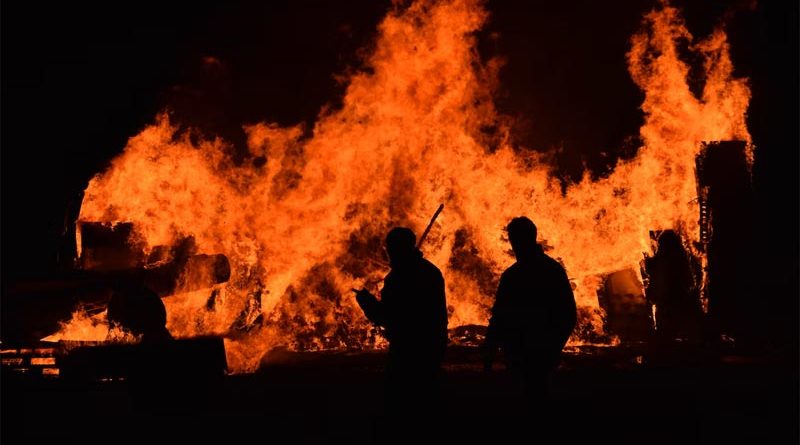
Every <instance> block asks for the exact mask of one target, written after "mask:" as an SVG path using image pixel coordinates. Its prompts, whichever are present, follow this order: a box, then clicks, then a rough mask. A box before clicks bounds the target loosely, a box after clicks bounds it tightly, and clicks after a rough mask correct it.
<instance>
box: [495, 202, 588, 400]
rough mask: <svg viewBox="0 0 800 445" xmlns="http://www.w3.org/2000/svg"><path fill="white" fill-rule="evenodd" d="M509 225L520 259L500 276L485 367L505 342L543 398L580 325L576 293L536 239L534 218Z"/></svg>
mask: <svg viewBox="0 0 800 445" xmlns="http://www.w3.org/2000/svg"><path fill="white" fill-rule="evenodd" d="M506 230H507V232H508V239H509V241H510V242H511V248H512V249H513V251H514V255H515V256H516V259H517V261H516V262H515V263H514V264H513V265H511V267H509V268H508V269H506V271H505V272H503V275H502V277H501V278H500V285H499V286H498V289H497V296H496V299H495V303H494V306H493V307H492V315H491V318H490V320H489V329H488V330H487V332H486V340H485V342H484V344H483V345H482V354H483V360H484V367H485V369H486V370H491V366H492V362H493V361H494V357H495V354H496V352H497V349H498V348H501V349H502V350H503V352H504V355H505V359H506V365H507V366H508V368H509V369H510V370H512V371H513V372H514V373H515V374H518V375H520V376H521V377H522V378H523V379H524V382H525V384H526V389H527V391H528V393H529V396H530V397H532V398H534V399H540V398H543V397H545V395H546V390H547V380H548V377H549V375H550V374H551V373H552V371H553V370H555V368H556V367H557V366H558V362H559V359H560V356H561V351H562V349H563V348H564V345H565V344H566V343H567V340H568V339H569V336H570V334H571V333H572V330H573V329H574V328H575V323H576V308H575V298H574V296H573V294H572V287H571V285H570V283H569V280H568V279H567V274H566V272H565V271H564V268H563V267H562V266H561V265H560V264H559V263H558V262H557V261H555V260H554V259H552V258H550V257H549V256H547V255H546V254H545V253H544V250H543V249H542V247H541V246H540V245H539V244H537V243H536V236H537V231H536V226H535V225H534V224H533V222H532V221H531V220H530V219H528V218H526V217H519V218H514V219H513V220H511V222H510V223H509V224H508V226H507V228H506Z"/></svg>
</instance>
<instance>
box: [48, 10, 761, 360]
mask: <svg viewBox="0 0 800 445" xmlns="http://www.w3.org/2000/svg"><path fill="white" fill-rule="evenodd" d="M486 19H487V12H486V11H485V10H484V9H483V8H482V3H481V2H480V1H478V0H445V1H427V0H420V1H416V2H414V3H413V4H411V5H410V6H408V7H396V9H395V10H393V11H391V12H390V13H389V14H388V15H387V17H386V18H384V19H383V21H382V22H381V24H380V25H379V30H378V31H379V32H378V37H377V42H376V45H375V50H374V52H373V53H372V55H371V56H370V57H369V58H368V63H367V65H368V70H365V71H363V72H359V73H357V74H355V75H353V76H352V77H351V78H350V79H349V85H348V87H347V89H346V93H345V96H344V100H343V105H342V106H341V108H340V109H328V108H325V109H323V111H322V112H321V113H320V115H319V118H318V120H317V122H316V124H315V125H314V128H313V131H311V132H304V129H303V128H301V127H300V126H295V127H289V128H284V127H281V126H279V125H277V124H272V123H260V124H256V125H251V126H247V127H246V128H245V129H246V132H247V134H248V149H249V156H248V157H246V158H245V159H244V161H242V162H235V161H234V160H233V158H232V157H231V156H230V155H229V153H230V152H231V150H230V147H229V145H228V143H227V142H226V141H224V140H219V139H216V140H203V141H200V142H196V141H194V142H193V139H191V138H190V137H189V135H188V134H187V133H186V132H182V131H179V130H178V128H177V126H176V125H173V124H172V123H171V122H170V120H169V118H168V116H167V115H166V114H164V115H161V116H159V117H158V118H157V119H156V122H155V123H154V124H153V125H151V126H148V127H147V128H145V129H144V130H143V131H142V132H141V133H140V134H138V135H136V136H134V137H132V138H131V139H130V140H129V142H128V145H127V146H126V147H125V150H124V152H123V153H122V154H120V155H119V156H118V157H117V158H116V159H114V160H113V162H112V163H111V166H110V167H109V168H108V170H107V171H105V172H103V173H101V174H99V175H97V176H96V177H95V178H93V179H92V180H91V182H90V183H89V187H88V188H87V190H86V193H85V197H84V201H83V205H82V208H81V212H80V221H91V222H104V223H108V224H114V223H117V222H123V221H125V222H131V223H133V224H134V226H135V227H136V230H137V233H138V236H140V238H141V239H140V240H138V242H140V243H142V244H143V245H144V246H145V250H147V249H152V248H153V247H154V246H159V245H174V244H176V243H177V242H179V241H180V240H181V239H185V238H186V237H188V236H191V237H193V238H194V241H195V243H196V249H197V252H198V253H222V254H225V255H226V256H227V257H228V258H229V259H230V262H231V269H232V275H231V279H230V281H229V282H228V283H226V284H224V285H220V286H217V287H216V288H214V289H206V290H201V291H192V292H185V293H178V294H176V295H173V296H170V297H168V298H166V299H164V302H165V304H166V306H167V311H168V325H167V326H168V328H169V330H170V331H171V332H172V334H173V335H175V336H176V337H191V336H197V335H207V334H221V335H225V336H226V338H227V341H226V349H227V352H228V361H229V365H230V366H231V368H232V369H233V370H234V371H238V372H245V371H249V370H253V369H255V368H257V367H258V365H259V364H260V362H261V361H262V359H263V357H264V355H265V353H266V352H268V351H269V350H270V349H271V348H273V347H276V346H280V345H283V346H287V347H289V348H295V349H321V348H352V347H355V348H371V347H376V346H381V344H382V340H381V337H380V336H379V335H377V333H376V332H375V330H374V329H373V328H371V326H370V325H369V323H368V321H367V320H366V318H364V317H363V315H362V313H361V311H360V310H359V309H358V307H357V305H356V303H355V301H354V298H353V295H352V292H351V290H350V289H351V288H353V287H360V286H362V285H366V286H367V287H371V288H372V289H373V290H375V288H376V287H379V284H376V283H380V279H381V277H382V276H383V275H384V274H385V273H386V272H387V269H386V266H385V263H384V259H383V258H382V257H381V254H380V253H381V249H380V246H381V241H382V239H383V237H384V235H385V234H386V233H387V231H388V230H389V228H391V227H392V226H396V225H405V226H409V227H411V228H413V229H414V230H415V231H416V232H417V233H418V234H419V233H420V232H421V231H422V229H424V227H425V225H426V224H427V222H428V219H429V218H430V216H431V214H433V212H434V210H435V209H436V208H437V206H438V205H439V203H444V204H445V210H444V212H443V213H442V214H441V216H440V217H439V218H438V220H437V221H436V223H435V225H434V227H433V229H432V230H431V233H430V236H429V237H428V239H427V240H426V242H425V244H424V246H423V247H422V249H423V251H424V253H425V255H426V256H427V257H428V258H429V259H431V261H433V263H435V264H437V265H438V266H439V267H440V268H441V269H442V270H443V273H444V275H445V280H446V282H447V301H448V308H449V310H450V318H449V323H450V327H456V326H460V325H466V324H486V321H487V317H488V308H489V307H490V306H491V303H492V301H493V294H494V290H495V287H496V284H497V279H498V277H499V274H500V272H502V270H503V269H504V268H505V267H507V266H508V265H509V264H510V263H511V262H512V261H513V259H512V257H511V256H510V255H509V254H508V245H507V242H506V241H505V240H504V239H503V230H502V228H503V227H504V225H505V224H506V223H507V222H508V221H509V220H510V219H511V218H512V217H514V216H519V215H528V216H530V217H531V218H532V219H533V220H534V221H535V222H536V223H537V225H538V227H539V231H540V239H541V240H545V243H546V246H548V248H549V249H551V250H550V251H549V253H550V254H551V255H552V256H553V257H555V258H558V259H560V261H561V262H562V263H563V264H564V265H565V267H566V269H567V272H568V274H569V277H570V280H571V281H572V283H573V284H574V288H575V295H576V299H577V302H578V305H579V307H580V312H581V314H580V321H579V324H580V326H579V329H577V330H576V331H575V334H574V336H573V342H586V341H598V339H602V338H606V337H604V336H603V332H602V319H601V316H602V311H601V310H600V308H599V306H598V300H597V295H596V289H597V288H598V285H599V284H600V280H601V278H600V277H601V276H602V275H604V274H607V273H609V272H613V271H617V270H623V269H628V268H633V269H634V270H636V271H637V273H638V270H639V264H640V261H641V260H642V255H643V253H650V252H651V250H652V249H651V239H650V235H649V233H650V231H651V230H662V229H667V228H674V229H676V230H678V231H679V232H680V233H681V234H682V235H683V237H684V239H685V240H686V241H687V244H688V246H689V247H690V248H691V247H692V243H691V241H697V239H698V233H699V227H698V204H697V200H696V197H697V188H696V182H695V176H694V166H695V164H694V162H695V155H696V154H697V153H698V151H699V150H700V146H701V142H702V141H711V140H723V139H739V140H745V141H748V142H749V141H750V135H749V133H748V130H747V128H746V124H745V112H746V110H747V106H748V101H749V98H750V91H749V88H748V86H747V81H746V80H744V79H736V78H733V77H732V69H733V67H732V64H731V61H730V58H729V54H728V44H727V41H726V34H725V32H724V30H723V29H722V28H718V29H717V30H716V31H714V32H713V34H711V35H710V36H709V37H708V38H706V39H704V40H701V41H699V42H693V40H692V36H691V34H690V33H689V32H688V30H687V28H686V26H685V25H684V23H683V21H682V19H681V17H680V15H679V11H678V10H676V9H675V8H673V7H671V6H669V5H668V4H661V5H660V6H658V7H657V8H656V9H655V10H653V11H652V12H650V13H648V14H647V15H645V17H644V19H643V23H642V28H641V31H640V32H638V33H637V34H635V35H634V36H633V37H632V39H631V49H630V51H629V53H628V54H627V60H628V66H629V71H630V74H631V76H632V78H633V80H634V82H636V84H637V85H638V86H639V87H640V88H641V89H642V91H643V92H644V93H645V99H644V103H643V104H642V110H643V112H644V116H645V122H644V125H643V126H642V128H641V130H640V135H641V139H642V141H643V142H644V144H643V146H642V147H641V149H640V150H639V152H638V154H637V155H636V157H635V158H633V159H631V160H629V161H620V162H619V163H618V164H617V166H616V168H615V170H614V171H613V172H612V173H611V174H610V175H608V176H607V177H605V178H601V179H599V180H592V179H591V178H590V175H589V174H588V173H587V174H586V175H585V176H584V178H583V179H582V180H581V181H580V182H578V183H574V184H570V185H569V186H568V187H567V188H566V190H562V187H561V184H560V183H559V182H558V181H557V180H556V179H554V178H553V177H552V176H551V174H550V172H551V168H550V167H549V166H548V165H547V164H546V163H545V162H544V161H543V159H542V158H541V157H540V156H538V155H536V154H535V152H533V151H530V150H527V149H524V148H522V147H515V146H512V144H511V142H510V137H509V130H508V128H509V125H508V123H509V121H508V118H507V117H505V116H502V115H500V114H499V113H498V112H497V111H496V110H495V108H494V105H493V101H492V94H493V90H494V87H495V86H496V85H497V84H496V75H497V72H498V70H499V69H500V65H501V64H500V63H499V62H497V61H494V60H492V61H489V62H488V63H482V62H481V60H480V58H479V57H478V54H477V52H476V48H475V45H476V37H475V31H476V30H478V29H479V28H480V27H481V26H482V25H483V24H484V22H485V21H486ZM533 44H535V43H533ZM679 45H688V49H689V51H691V52H693V53H695V54H697V55H699V56H701V57H702V58H703V60H705V66H704V68H705V83H704V87H703V90H702V96H701V97H697V96H696V95H695V94H693V93H692V91H691V90H690V87H689V84H688V82H687V74H688V72H689V67H688V65H687V64H686V63H685V62H683V61H682V60H681V59H680V57H679V51H678V47H679ZM543 69H545V68H544V67H543ZM695 253H697V254H699V253H698V252H695ZM212 294H213V295H212ZM82 320H84V321H85V319H82ZM69 329H70V326H69V325H67V326H66V327H65V331H64V332H63V333H62V334H64V335H67V333H68V332H69ZM93 332H95V331H93Z"/></svg>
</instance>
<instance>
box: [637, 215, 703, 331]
mask: <svg viewBox="0 0 800 445" xmlns="http://www.w3.org/2000/svg"><path fill="white" fill-rule="evenodd" d="M645 269H646V271H647V274H648V275H649V278H650V279H649V283H648V286H647V292H646V294H647V299H648V300H649V301H650V302H651V303H652V304H654V305H655V307H656V314H655V321H656V335H658V337H659V338H660V339H662V340H674V339H677V338H681V339H687V340H698V339H699V337H700V334H701V330H700V319H701V317H702V309H701V308H700V296H699V293H698V291H697V287H696V286H695V283H694V277H693V275H692V269H691V263H690V261H689V255H688V254H687V253H686V249H684V247H683V243H681V239H680V237H679V236H678V234H677V233H675V232H674V231H672V230H665V231H664V232H663V233H662V234H661V236H659V238H658V251H657V252H656V254H655V255H654V256H652V257H651V258H647V259H646V260H645Z"/></svg>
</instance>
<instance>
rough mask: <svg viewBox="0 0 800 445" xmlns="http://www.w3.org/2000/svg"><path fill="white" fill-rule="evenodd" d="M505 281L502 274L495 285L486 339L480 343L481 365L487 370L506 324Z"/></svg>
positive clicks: (506, 298) (506, 284) (492, 360)
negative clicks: (498, 283) (495, 293)
mask: <svg viewBox="0 0 800 445" xmlns="http://www.w3.org/2000/svg"><path fill="white" fill-rule="evenodd" d="M506 281H507V280H506V276H505V275H503V276H502V277H501V278H500V285H499V286H498V287H497V295H496V296H495V300H494V306H492V315H491V317H490V318H489V328H488V329H487V330H486V339H485V340H484V342H483V344H482V345H481V358H482V360H483V367H484V369H485V370H487V371H489V370H491V369H492V362H494V357H495V355H496V354H497V348H498V347H499V346H500V337H501V330H502V329H503V326H504V325H505V324H506V312H507V306H508V301H507V300H508V295H507V294H508V292H507V288H508V283H506Z"/></svg>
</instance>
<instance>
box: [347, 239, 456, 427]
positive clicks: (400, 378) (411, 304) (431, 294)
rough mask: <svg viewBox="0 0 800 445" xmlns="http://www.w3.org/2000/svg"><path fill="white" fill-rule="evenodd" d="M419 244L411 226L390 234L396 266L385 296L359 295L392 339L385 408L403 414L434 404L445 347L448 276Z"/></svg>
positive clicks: (366, 310)
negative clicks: (446, 284)
mask: <svg viewBox="0 0 800 445" xmlns="http://www.w3.org/2000/svg"><path fill="white" fill-rule="evenodd" d="M415 242H416V236H415V235H414V232H412V231H411V230H410V229H407V228H404V227H398V228H394V229H392V230H391V231H390V232H389V234H388V235H387V236H386V252H387V253H388V255H389V261H390V264H391V267H392V270H391V271H390V272H389V274H388V275H386V278H384V281H383V289H382V290H381V299H380V300H378V299H377V298H375V296H374V295H372V294H371V293H369V292H368V291H366V290H363V289H362V290H360V291H358V292H357V294H356V300H357V301H358V304H359V305H360V306H361V308H362V309H363V310H364V314H365V315H366V316H367V318H369V319H370V321H372V322H373V323H375V324H377V325H380V326H383V327H384V328H385V329H386V331H385V333H386V338H387V339H388V340H389V354H388V362H387V367H386V384H387V388H386V389H387V391H386V398H387V400H386V404H387V406H386V407H387V410H388V411H390V412H393V411H395V410H398V411H397V412H398V413H402V412H405V414H414V413H419V412H420V410H423V411H424V410H427V409H430V408H431V402H433V401H435V397H436V395H435V393H436V392H437V391H438V389H437V380H438V377H439V372H440V367H441V363H442V357H443V355H444V351H445V347H446V346H447V307H446V303H445V290H444V279H443V278H442V273H441V272H440V271H439V269H438V268H437V267H436V266H434V265H433V264H432V263H431V262H430V261H428V260H426V259H424V258H423V257H422V252H420V251H419V250H418V249H417V248H416V246H415ZM406 410H415V411H406Z"/></svg>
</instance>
